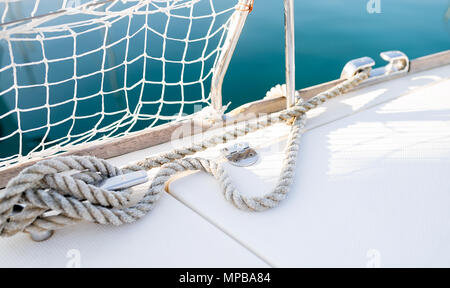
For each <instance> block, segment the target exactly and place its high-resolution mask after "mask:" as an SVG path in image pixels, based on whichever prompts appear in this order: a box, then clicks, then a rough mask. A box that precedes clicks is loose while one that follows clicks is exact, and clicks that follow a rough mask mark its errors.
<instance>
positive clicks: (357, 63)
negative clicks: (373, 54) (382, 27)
mask: <svg viewBox="0 0 450 288" xmlns="http://www.w3.org/2000/svg"><path fill="white" fill-rule="evenodd" d="M380 56H381V58H382V59H383V60H385V61H387V62H389V63H388V64H387V65H386V66H383V67H379V68H375V69H372V68H373V66H375V61H374V60H373V59H372V58H370V57H362V58H358V59H354V60H352V61H350V62H348V63H347V64H346V65H345V66H344V69H343V70H342V73H341V79H349V78H351V77H353V76H354V75H356V74H357V73H358V72H361V71H363V70H366V69H370V76H369V78H368V79H367V80H365V81H364V82H363V83H361V84H360V85H359V86H358V87H361V86H367V85H372V84H375V83H379V82H382V81H387V80H392V79H395V78H398V77H401V76H403V75H405V74H407V73H408V72H409V58H408V56H406V54H405V53H403V52H401V51H386V52H382V53H380Z"/></svg>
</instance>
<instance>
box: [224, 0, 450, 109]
mask: <svg viewBox="0 0 450 288" xmlns="http://www.w3.org/2000/svg"><path fill="white" fill-rule="evenodd" d="M255 2H256V3H255V7H254V10H253V12H252V14H251V15H250V16H249V18H248V21H247V23H246V26H245V29H244V32H243V35H242V38H241V39H240V42H239V45H238V47H237V49H236V53H235V55H234V57H233V60H232V63H231V65H230V69H229V70H228V73H227V77H226V79H225V86H224V103H227V102H228V101H231V102H232V105H231V107H236V106H239V105H241V104H243V103H246V102H248V101H253V100H257V99H260V98H261V97H263V95H265V93H266V91H267V90H269V89H270V88H271V87H272V86H274V84H277V83H284V77H285V76H284V46H283V45H284V38H283V13H282V9H283V1H255ZM367 2H368V1H364V0H363V1H362V0H345V1H336V0H315V1H298V0H297V1H295V17H296V18H295V22H296V27H295V29H296V33H295V36H296V87H297V88H304V87H308V86H312V85H315V84H319V83H322V82H325V81H330V80H333V79H336V78H339V76H340V73H341V70H342V68H343V66H344V65H345V63H346V62H347V61H349V60H351V59H354V58H358V57H363V56H370V57H372V58H374V59H375V61H376V62H377V63H378V65H384V64H383V63H385V62H384V61H383V60H382V59H381V58H380V57H379V53H380V52H382V51H387V50H401V51H403V52H405V53H406V54H407V55H408V56H409V57H410V58H411V59H413V58H417V57H420V56H424V55H427V54H431V53H436V52H440V51H442V50H447V49H450V23H449V21H450V20H449V19H446V18H445V15H446V13H448V12H447V11H448V9H450V1H448V0H433V1H426V0H381V13H380V14H369V13H368V12H367V10H366V4H367ZM237 87H238V88H237Z"/></svg>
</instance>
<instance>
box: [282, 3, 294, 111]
mask: <svg viewBox="0 0 450 288" xmlns="http://www.w3.org/2000/svg"><path fill="white" fill-rule="evenodd" d="M294 28H295V22H294V0H284V32H285V57H286V105H287V108H289V107H292V106H293V105H294V104H295V29H294Z"/></svg>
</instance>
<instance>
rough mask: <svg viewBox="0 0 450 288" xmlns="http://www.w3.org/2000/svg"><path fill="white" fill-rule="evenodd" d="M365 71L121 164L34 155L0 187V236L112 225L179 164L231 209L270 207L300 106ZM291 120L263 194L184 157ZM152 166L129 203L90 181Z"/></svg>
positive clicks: (287, 175)
mask: <svg viewBox="0 0 450 288" xmlns="http://www.w3.org/2000/svg"><path fill="white" fill-rule="evenodd" d="M368 76H369V71H367V70H365V71H362V72H360V73H358V74H356V75H355V76H354V77H352V78H350V79H348V80H346V81H344V82H342V83H341V84H339V85H337V86H336V87H334V88H332V89H330V90H328V91H326V92H323V93H320V94H318V95H316V96H315V97H313V98H311V99H309V100H308V101H305V102H301V101H298V102H297V104H296V105H294V106H293V107H292V108H289V109H286V110H283V111H281V112H277V113H273V114H270V115H267V116H264V117H259V118H257V119H253V120H252V121H249V122H246V123H245V124H243V125H239V124H237V125H236V126H235V127H234V129H230V130H228V131H226V132H225V133H224V134H222V135H216V136H213V137H211V138H209V139H207V140H205V141H203V142H201V143H198V144H194V145H192V146H189V147H185V148H182V149H175V150H173V151H170V152H167V153H163V154H160V155H157V156H153V157H149V158H146V159H144V160H142V161H139V162H137V163H135V164H133V165H129V166H127V167H124V168H122V169H120V168H117V167H115V166H113V165H111V164H109V163H108V162H107V161H105V160H103V159H98V158H95V157H91V156H66V157H56V158H53V159H48V160H43V161H40V162H38V163H37V164H35V165H33V166H30V167H28V168H26V169H24V170H23V171H22V172H20V174H19V175H17V176H16V177H15V178H13V179H11V180H10V181H9V183H8V185H7V187H6V189H4V190H3V191H1V192H0V236H12V235H15V234H17V233H19V232H26V233H31V234H33V233H42V232H48V231H53V230H57V229H61V228H63V227H65V226H68V225H72V224H75V223H77V222H79V221H82V220H83V221H89V222H94V223H98V224H112V225H121V224H124V223H133V222H135V221H136V220H138V219H140V218H141V217H143V216H144V215H146V214H147V213H148V212H149V211H150V210H151V209H152V208H153V206H154V205H155V203H156V202H157V201H158V199H159V198H160V196H161V194H162V192H163V191H164V185H165V183H166V182H167V180H168V179H169V178H170V177H171V176H173V175H175V174H177V173H179V172H181V171H186V170H200V171H204V172H206V173H208V174H210V175H212V176H213V177H214V178H215V179H217V181H219V182H220V184H221V187H222V191H223V194H224V196H225V199H226V200H228V201H229V202H231V203H232V204H233V205H234V206H236V207H237V208H239V209H243V210H250V211H263V210H266V209H269V208H273V207H276V206H277V205H278V204H279V203H280V201H282V200H283V199H285V198H286V195H287V193H288V190H289V186H290V185H291V183H292V181H293V177H294V169H295V163H296V159H297V154H298V150H299V142H300V137H301V135H302V130H303V128H304V125H305V120H306V112H308V111H309V110H311V109H313V108H316V107H317V106H319V105H320V104H322V103H324V102H325V101H327V100H328V99H331V98H334V97H336V96H338V95H341V94H343V93H345V92H347V91H349V90H350V89H353V88H354V87H356V86H357V85H358V84H359V83H361V82H362V81H363V80H365V79H367V78H368ZM292 119H295V121H294V122H293V125H292V127H291V130H290V134H289V140H288V143H287V146H286V151H285V158H284V162H283V169H282V171H281V173H280V177H279V179H278V182H277V184H276V186H275V188H274V189H273V190H272V192H270V193H268V194H266V195H264V196H261V197H247V196H245V195H243V194H241V193H240V192H239V191H238V190H237V189H236V187H235V186H234V185H233V183H232V181H231V179H230V177H229V176H228V174H227V173H226V172H225V170H224V169H223V167H222V165H221V164H219V163H217V162H214V161H211V160H208V159H203V158H195V157H194V158H186V156H189V155H193V154H195V153H197V152H200V151H203V150H205V149H207V148H210V147H213V146H216V145H217V144H221V143H226V142H228V141H230V140H233V139H236V138H238V137H240V136H243V135H246V134H248V133H250V132H253V131H256V130H258V129H261V128H264V127H267V126H270V125H272V124H274V123H278V122H281V121H289V120H292ZM156 167H161V168H160V170H159V171H158V173H157V174H156V176H155V177H154V178H153V180H152V181H151V184H150V186H149V188H148V190H147V192H146V193H145V195H144V196H143V197H142V198H141V199H140V200H139V201H138V202H137V203H136V204H130V203H131V201H130V195H131V194H130V193H131V191H130V190H127V189H125V190H118V191H109V190H105V189H102V188H100V187H98V186H96V185H98V184H99V183H100V182H101V181H102V180H104V179H106V178H110V177H114V176H117V175H121V174H125V173H129V172H131V171H137V170H143V169H145V170H150V169H152V168H156ZM73 170H76V171H78V173H76V174H72V175H69V174H68V171H73ZM18 204H20V205H21V206H22V207H23V209H22V210H21V211H15V210H16V209H15V207H17V205H18Z"/></svg>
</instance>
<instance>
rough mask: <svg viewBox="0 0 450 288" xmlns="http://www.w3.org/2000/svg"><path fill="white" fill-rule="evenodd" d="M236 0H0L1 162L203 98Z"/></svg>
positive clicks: (183, 109) (155, 120)
mask: <svg viewBox="0 0 450 288" xmlns="http://www.w3.org/2000/svg"><path fill="white" fill-rule="evenodd" d="M236 3H237V1H236V0H214V1H213V0H140V1H138V0H127V1H125V0H117V1H115V0H98V1H95V0H85V1H83V0H59V1H58V0H0V17H1V19H0V21H1V22H0V25H1V26H0V167H3V166H5V165H9V164H12V163H17V162H21V161H25V160H28V159H30V158H33V157H43V156H47V155H53V154H55V153H58V152H61V151H68V150H70V149H72V148H73V147H74V146H76V145H79V144H82V143H86V142H93V141H103V140H105V139H111V138H113V137H121V136H124V135H127V134H130V133H132V132H135V131H140V130H142V129H146V128H149V127H153V126H155V125H159V124H162V123H164V122H167V121H172V120H176V119H179V118H180V117H182V116H184V115H186V114H192V113H193V112H195V111H196V110H199V109H201V107H204V106H206V105H208V104H209V85H210V80H211V78H212V73H213V69H214V65H215V63H216V61H217V59H218V56H219V54H220V51H221V47H222V45H223V43H224V40H225V37H226V33H227V28H228V25H229V20H230V16H231V15H232V13H233V11H234V6H235V4H236Z"/></svg>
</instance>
